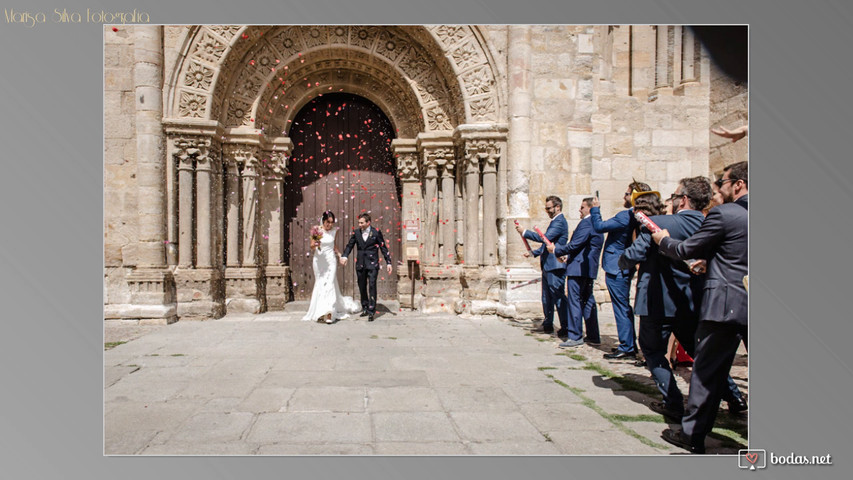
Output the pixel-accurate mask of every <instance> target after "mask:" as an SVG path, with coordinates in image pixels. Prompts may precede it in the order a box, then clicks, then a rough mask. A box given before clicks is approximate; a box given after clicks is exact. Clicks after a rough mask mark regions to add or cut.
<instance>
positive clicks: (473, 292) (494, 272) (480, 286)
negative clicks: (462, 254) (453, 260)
mask: <svg viewBox="0 0 853 480" xmlns="http://www.w3.org/2000/svg"><path fill="white" fill-rule="evenodd" d="M501 268H503V267H500V266H498V265H492V266H485V267H478V266H468V265H465V266H464V267H463V268H462V278H461V280H462V288H463V289H464V294H463V297H464V298H465V299H466V300H472V301H473V300H493V301H497V300H498V299H500V271H501Z"/></svg>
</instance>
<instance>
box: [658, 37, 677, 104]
mask: <svg viewBox="0 0 853 480" xmlns="http://www.w3.org/2000/svg"><path fill="white" fill-rule="evenodd" d="M671 29H672V27H670V26H667V25H658V26H657V27H656V28H655V32H656V47H655V90H657V92H658V93H659V94H660V93H665V92H666V91H667V90H671V89H672V86H673V85H672V48H671V47H670V45H671V41H672V38H671V35H670V33H671V31H670V30H671Z"/></svg>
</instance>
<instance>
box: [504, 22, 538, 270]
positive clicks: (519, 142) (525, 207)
mask: <svg viewBox="0 0 853 480" xmlns="http://www.w3.org/2000/svg"><path fill="white" fill-rule="evenodd" d="M530 50H531V47H530V26H529V25H511V26H510V27H509V44H508V46H507V56H508V62H509V78H508V81H509V132H508V133H507V190H508V198H507V201H508V203H509V209H508V212H507V216H508V218H507V224H508V228H507V229H508V231H509V233H508V235H507V236H508V237H509V238H507V246H506V251H507V253H506V256H507V259H506V262H507V265H509V266H518V267H521V266H525V265H527V262H525V260H524V256H523V255H524V253H525V252H526V251H527V250H526V249H525V248H524V244H523V243H522V242H521V239H520V238H517V237H518V235H517V233H515V222H516V221H518V222H520V223H522V224H523V225H526V226H527V225H529V223H530V216H529V215H530V198H529V196H528V192H529V191H530V145H531V132H530V128H531V127H530V124H531V123H530V105H531V100H532V99H531V94H530V87H531V79H530ZM513 236H515V237H516V238H513Z"/></svg>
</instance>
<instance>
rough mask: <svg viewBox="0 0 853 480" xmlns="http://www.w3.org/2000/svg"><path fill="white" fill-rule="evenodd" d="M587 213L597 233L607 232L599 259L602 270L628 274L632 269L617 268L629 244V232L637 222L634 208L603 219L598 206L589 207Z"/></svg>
mask: <svg viewBox="0 0 853 480" xmlns="http://www.w3.org/2000/svg"><path fill="white" fill-rule="evenodd" d="M589 215H590V218H591V219H592V229H593V230H595V231H596V232H597V233H607V238H606V239H605V240H604V254H603V255H602V259H601V263H602V268H603V269H604V271H605V272H607V273H609V274H612V275H618V274H619V272H620V271H621V272H622V274H623V275H630V274H631V272H633V270H623V269H620V268H619V257H620V256H622V252H624V251H625V249H626V248H628V247H629V246H630V245H631V237H632V235H631V232H632V231H633V228H634V226H635V225H636V222H637V221H636V220H634V209H633V208H631V209H628V210H622V211H621V212H619V213H617V214H616V215H615V216H614V217H613V218H611V219H610V220H605V221H602V220H601V208H600V207H592V208H591V209H589Z"/></svg>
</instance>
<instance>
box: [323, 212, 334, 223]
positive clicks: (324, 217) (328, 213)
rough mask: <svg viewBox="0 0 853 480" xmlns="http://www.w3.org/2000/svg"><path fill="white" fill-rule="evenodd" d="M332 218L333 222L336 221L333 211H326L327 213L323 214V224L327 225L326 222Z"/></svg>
mask: <svg viewBox="0 0 853 480" xmlns="http://www.w3.org/2000/svg"><path fill="white" fill-rule="evenodd" d="M330 218H331V219H332V222H334V221H335V214H334V213H332V211H331V210H326V211H325V212H323V223H325V222H326V220H328V219H330Z"/></svg>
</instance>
